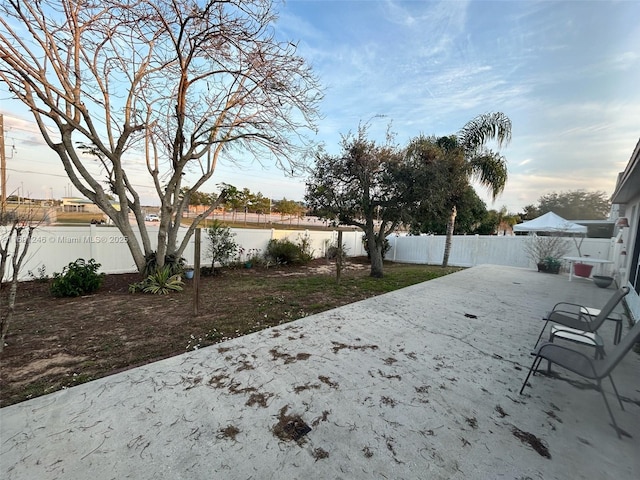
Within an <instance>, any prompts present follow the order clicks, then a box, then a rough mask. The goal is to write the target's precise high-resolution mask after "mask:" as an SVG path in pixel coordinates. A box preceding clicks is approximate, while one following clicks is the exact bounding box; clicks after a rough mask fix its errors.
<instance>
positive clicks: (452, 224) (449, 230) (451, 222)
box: [442, 205, 458, 267]
mask: <svg viewBox="0 0 640 480" xmlns="http://www.w3.org/2000/svg"><path fill="white" fill-rule="evenodd" d="M457 214H458V211H457V210H456V206H455V205H454V206H453V208H452V209H451V216H450V217H449V223H447V239H446V240H445V242H444V258H443V259H442V266H443V267H447V266H448V265H449V254H450V253H451V242H452V240H453V228H454V227H455V224H456V215H457Z"/></svg>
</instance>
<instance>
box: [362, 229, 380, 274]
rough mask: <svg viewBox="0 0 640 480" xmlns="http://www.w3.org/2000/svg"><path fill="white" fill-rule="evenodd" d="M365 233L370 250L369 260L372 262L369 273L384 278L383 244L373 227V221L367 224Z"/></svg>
mask: <svg viewBox="0 0 640 480" xmlns="http://www.w3.org/2000/svg"><path fill="white" fill-rule="evenodd" d="M365 235H366V236H367V248H368V250H369V260H370V262H371V272H370V273H369V276H371V277H374V278H382V276H383V275H384V272H383V261H382V246H383V244H382V242H380V241H379V239H378V236H377V235H376V234H375V231H374V229H373V222H372V223H371V225H367V229H366V231H365ZM383 241H384V239H383Z"/></svg>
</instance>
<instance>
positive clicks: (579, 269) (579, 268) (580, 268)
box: [573, 235, 593, 278]
mask: <svg viewBox="0 0 640 480" xmlns="http://www.w3.org/2000/svg"><path fill="white" fill-rule="evenodd" d="M583 241H584V235H583V236H581V237H580V241H579V242H578V240H577V239H576V237H575V236H574V237H573V243H575V245H576V250H578V257H580V258H583V257H588V256H589V255H582V251H581V250H580V247H581V246H582V242H583ZM592 270H593V265H591V264H588V263H582V262H576V263H574V264H573V273H574V275H576V276H577V277H583V278H589V276H591V271H592Z"/></svg>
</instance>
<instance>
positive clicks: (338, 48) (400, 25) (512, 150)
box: [0, 0, 640, 213]
mask: <svg viewBox="0 0 640 480" xmlns="http://www.w3.org/2000/svg"><path fill="white" fill-rule="evenodd" d="M277 9H278V12H279V19H278V21H277V23H276V24H275V31H276V34H277V35H278V38H282V39H287V40H290V41H292V42H293V43H296V44H297V45H298V53H299V54H300V55H302V56H303V57H304V58H306V59H307V61H308V62H309V63H310V64H311V65H312V67H313V69H314V71H315V73H316V75H317V76H318V77H319V79H320V82H321V83H322V85H323V87H324V99H323V101H322V104H321V106H320V109H321V114H322V119H321V120H320V121H319V122H318V132H317V135H316V137H315V140H316V141H317V142H319V143H323V144H324V145H325V150H326V151H327V152H328V153H331V154H337V153H339V151H340V148H339V143H340V139H341V135H344V134H347V133H349V132H353V131H356V130H357V128H358V124H359V123H360V122H369V123H370V130H369V133H370V138H372V139H374V140H377V141H380V142H382V141H384V138H385V132H386V131H387V128H388V126H389V125H391V130H392V131H393V132H394V133H395V134H396V140H397V142H398V143H399V144H400V145H405V144H406V143H407V142H408V141H409V140H410V139H411V138H413V137H416V136H418V135H420V134H425V135H436V136H440V135H451V134H455V133H456V132H458V131H459V130H460V129H461V128H462V127H463V126H464V125H465V123H467V122H468V121H469V120H471V119H472V118H474V117H475V116H477V115H479V114H483V113H487V112H497V111H500V112H503V113H505V114H506V115H507V116H508V117H509V118H510V119H511V121H512V125H513V127H512V128H513V130H512V141H511V142H510V144H509V145H507V146H506V147H503V148H502V149H501V150H500V152H501V154H502V155H503V156H504V157H505V158H506V159H507V165H508V172H509V174H508V181H507V185H506V187H505V190H504V192H503V193H502V194H501V195H500V196H499V197H498V198H497V199H496V200H495V201H492V199H491V198H490V197H489V196H488V194H487V192H486V191H485V190H484V189H482V187H477V191H478V194H479V195H480V196H481V198H483V199H484V200H485V201H486V202H487V207H488V208H496V209H499V208H501V207H502V206H506V207H507V210H508V211H510V212H513V213H517V212H519V211H521V210H522V209H523V207H524V206H526V205H531V204H535V203H537V201H538V199H539V198H540V196H542V195H545V194H548V193H551V192H558V193H559V192H564V191H570V190H577V189H584V190H587V191H595V190H598V191H604V192H606V193H607V194H611V193H613V190H614V188H615V181H616V177H617V175H618V173H619V172H621V171H623V170H624V168H625V166H626V165H627V163H628V161H629V159H630V157H631V154H632V152H633V149H634V147H635V146H636V144H637V143H638V140H639V138H640V88H638V85H639V84H640V22H638V19H640V2H637V1H613V2H609V1H541V2H533V1H451V0H448V1H443V2H430V1H381V0H359V1H353V0H340V1H338V0H336V1H331V0H288V1H287V2H286V3H285V4H284V5H280V6H279V7H277ZM0 102H1V103H0V113H3V114H4V123H5V150H6V155H7V169H8V172H7V174H8V193H9V194H11V193H15V192H17V190H18V189H20V191H22V192H24V193H25V194H29V195H30V196H32V197H34V198H50V197H51V196H53V197H54V198H59V197H62V196H67V195H69V194H70V193H71V194H72V195H77V193H78V192H77V191H76V189H75V188H73V187H71V183H70V182H69V180H68V179H66V176H65V174H64V171H63V170H62V167H61V166H60V161H59V160H58V159H57V157H56V156H55V155H54V154H53V152H51V151H49V150H48V149H47V148H46V147H43V145H44V143H43V141H42V138H41V136H40V135H39V133H38V132H37V130H36V128H35V125H34V123H33V121H32V119H31V118H30V116H29V113H28V111H26V110H25V109H24V108H23V107H22V106H21V105H20V104H19V103H17V102H16V101H13V100H11V99H10V98H9V96H8V94H7V92H6V89H5V88H2V86H0ZM137 181H139V183H140V184H142V185H143V186H144V185H146V180H145V179H144V178H143V177H142V176H141V178H140V179H139V180H138V179H137ZM221 182H225V183H230V184H232V185H235V186H236V187H238V188H241V189H242V188H249V190H251V191H252V192H253V193H257V192H260V193H262V194H263V195H265V196H268V197H270V198H272V199H275V200H279V199H282V198H287V199H293V200H303V198H304V190H305V179H304V178H289V177H286V176H285V174H284V173H283V172H281V171H279V170H277V169H276V168H268V167H261V166H259V165H256V164H254V165H245V166H244V167H243V169H242V170H239V169H238V167H237V166H234V165H232V164H225V163H224V162H222V164H221V165H219V166H218V168H217V170H216V173H215V174H214V177H213V179H212V180H211V181H210V182H209V183H208V184H206V185H205V187H204V188H203V190H204V191H215V190H216V184H218V183H221ZM149 185H150V183H149ZM142 190H143V191H142V195H143V198H145V199H147V203H149V204H152V203H154V201H153V197H152V196H151V195H148V194H147V193H146V192H151V189H150V188H143V189H142ZM155 203H157V201H155Z"/></svg>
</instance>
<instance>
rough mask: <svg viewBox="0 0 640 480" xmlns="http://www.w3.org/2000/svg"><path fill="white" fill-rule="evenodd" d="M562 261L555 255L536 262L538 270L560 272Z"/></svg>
mask: <svg viewBox="0 0 640 480" xmlns="http://www.w3.org/2000/svg"><path fill="white" fill-rule="evenodd" d="M561 266H562V262H561V261H560V260H559V259H558V258H555V257H546V258H543V259H542V261H541V262H538V271H539V272H546V273H556V274H557V273H560V267H561Z"/></svg>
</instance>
